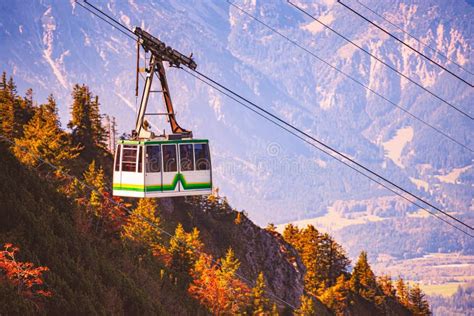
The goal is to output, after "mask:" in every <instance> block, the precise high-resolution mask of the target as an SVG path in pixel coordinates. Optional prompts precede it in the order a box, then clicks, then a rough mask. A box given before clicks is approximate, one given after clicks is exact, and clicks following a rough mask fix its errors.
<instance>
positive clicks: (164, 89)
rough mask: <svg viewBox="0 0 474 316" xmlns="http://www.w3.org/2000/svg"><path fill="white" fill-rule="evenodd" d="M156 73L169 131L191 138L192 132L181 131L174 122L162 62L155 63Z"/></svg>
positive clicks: (174, 117)
mask: <svg viewBox="0 0 474 316" xmlns="http://www.w3.org/2000/svg"><path fill="white" fill-rule="evenodd" d="M156 68H157V69H156V71H157V73H158V78H159V79H160V83H161V90H162V92H163V101H164V102H165V105H166V111H167V112H168V118H169V122H170V125H171V130H172V131H173V133H175V134H183V135H184V136H186V137H192V132H191V131H188V130H185V129H183V128H182V127H181V126H179V124H178V122H177V121H176V116H175V113H174V109H173V103H172V102H171V94H170V90H169V88H168V81H167V80H166V73H165V67H164V66H163V61H161V60H160V61H158V62H157V63H156Z"/></svg>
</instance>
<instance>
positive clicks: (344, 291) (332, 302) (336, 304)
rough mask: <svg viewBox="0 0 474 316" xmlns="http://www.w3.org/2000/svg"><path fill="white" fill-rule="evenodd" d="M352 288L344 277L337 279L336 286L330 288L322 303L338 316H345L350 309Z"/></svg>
mask: <svg viewBox="0 0 474 316" xmlns="http://www.w3.org/2000/svg"><path fill="white" fill-rule="evenodd" d="M349 292H350V286H349V284H348V282H347V281H346V279H345V277H344V275H341V276H339V277H338V278H337V281H336V284H335V285H334V286H332V287H330V288H328V289H327V290H326V291H325V292H324V293H323V294H322V295H321V296H320V299H321V302H323V304H324V305H326V306H327V307H328V308H329V309H331V310H332V311H333V312H334V314H336V315H344V314H345V312H346V310H347V307H348V296H349Z"/></svg>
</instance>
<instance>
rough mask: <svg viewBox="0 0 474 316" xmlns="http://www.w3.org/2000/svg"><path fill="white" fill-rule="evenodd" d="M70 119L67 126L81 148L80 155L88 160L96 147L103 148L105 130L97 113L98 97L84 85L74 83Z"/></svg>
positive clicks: (105, 137)
mask: <svg viewBox="0 0 474 316" xmlns="http://www.w3.org/2000/svg"><path fill="white" fill-rule="evenodd" d="M72 97H73V104H72V106H71V120H70V121H69V123H68V127H69V128H70V129H71V130H72V137H73V140H74V143H75V144H79V145H80V146H81V147H82V148H83V150H82V151H81V156H82V157H83V158H84V159H86V161H90V160H92V159H93V157H94V156H95V154H96V153H97V150H98V148H103V149H104V148H105V141H106V139H107V132H106V130H105V129H104V127H103V126H102V122H101V116H100V113H99V98H98V97H97V96H95V97H94V96H93V95H92V93H91V92H90V91H89V88H88V87H87V86H85V85H82V86H80V85H78V84H76V85H75V86H74V88H73V92H72Z"/></svg>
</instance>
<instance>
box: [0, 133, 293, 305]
mask: <svg viewBox="0 0 474 316" xmlns="http://www.w3.org/2000/svg"><path fill="white" fill-rule="evenodd" d="M0 140H3V141H5V142H7V143H10V144H11V145H15V142H14V141H13V140H11V139H9V138H8V137H6V136H3V135H1V134H0ZM19 149H20V150H22V151H23V152H26V153H29V154H31V155H32V156H33V157H35V158H36V159H38V160H39V161H41V164H45V165H47V166H49V167H50V168H51V169H53V170H54V171H56V172H58V173H60V174H62V175H63V176H64V177H66V178H67V179H70V180H75V181H77V182H78V183H80V184H81V185H83V186H84V187H85V188H88V189H89V190H90V191H91V192H95V193H97V194H99V195H100V196H101V197H102V198H104V199H106V200H108V201H109V202H111V203H112V204H113V205H115V206H117V207H118V208H120V209H122V210H123V211H125V213H127V214H128V215H132V214H133V215H134V216H136V217H138V218H139V219H140V220H142V221H144V222H146V223H147V224H148V225H150V226H151V227H153V228H155V229H156V230H158V231H159V232H161V233H163V234H165V235H166V236H168V237H170V238H172V237H174V235H173V234H171V233H170V232H168V231H167V230H166V229H163V228H161V227H160V226H158V225H156V224H155V223H153V222H152V221H150V220H149V219H148V218H146V217H144V216H142V215H140V214H137V213H133V211H132V210H131V209H130V208H128V207H127V206H125V205H124V204H122V203H120V202H118V201H115V200H114V199H112V198H111V197H110V196H108V195H105V194H104V192H102V191H100V190H98V189H96V188H95V187H93V186H90V185H88V184H87V183H85V182H84V181H82V180H80V179H79V178H77V177H76V176H73V175H70V174H69V173H67V172H66V171H64V169H63V168H59V167H57V166H56V165H54V164H52V163H51V162H49V161H46V160H45V159H43V157H41V156H40V155H38V154H36V153H33V152H31V151H30V150H28V148H26V147H24V146H19ZM176 239H177V241H178V243H180V244H182V245H184V242H185V240H183V239H180V238H176ZM190 247H191V249H192V250H193V251H194V252H195V253H196V254H204V255H208V253H206V252H204V251H202V250H200V249H198V248H196V247H194V246H192V245H191V246H190ZM210 259H211V262H212V263H214V264H216V265H217V266H219V267H220V266H221V263H220V262H219V261H217V260H216V259H214V258H212V257H211V258H210ZM235 275H236V276H237V277H238V278H239V279H241V280H243V281H245V282H247V284H248V285H250V284H252V283H254V282H251V281H250V280H249V279H247V278H246V277H244V276H243V275H241V274H240V273H238V272H235ZM267 294H268V296H270V297H272V298H274V299H275V300H277V301H279V302H280V303H282V304H284V305H287V306H288V307H289V308H290V309H292V310H293V311H294V310H295V309H296V307H295V306H294V305H292V304H291V303H289V302H287V301H285V300H284V299H282V298H280V297H278V296H276V295H275V294H273V293H272V292H268V293H267Z"/></svg>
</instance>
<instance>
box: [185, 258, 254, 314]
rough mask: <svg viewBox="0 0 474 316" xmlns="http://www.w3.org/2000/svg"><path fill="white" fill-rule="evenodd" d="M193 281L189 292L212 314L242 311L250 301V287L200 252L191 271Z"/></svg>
mask: <svg viewBox="0 0 474 316" xmlns="http://www.w3.org/2000/svg"><path fill="white" fill-rule="evenodd" d="M191 275H192V277H193V282H192V283H191V284H190V286H189V288H188V292H189V294H190V295H191V296H192V297H194V298H195V299H197V300H198V301H199V302H200V304H202V305H204V306H206V307H207V308H208V309H209V311H211V312H212V313H213V314H214V315H221V314H237V313H239V312H243V311H244V309H245V308H246V307H247V306H248V304H249V303H250V289H249V288H248V286H247V285H246V284H245V283H243V282H242V281H240V280H239V279H238V278H236V277H235V275H234V273H231V274H229V273H226V272H225V271H223V270H222V267H221V266H219V265H218V264H214V263H213V262H212V256H210V255H208V254H201V256H200V257H199V259H198V260H197V262H196V264H195V266H194V269H193V270H192V272H191Z"/></svg>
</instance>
